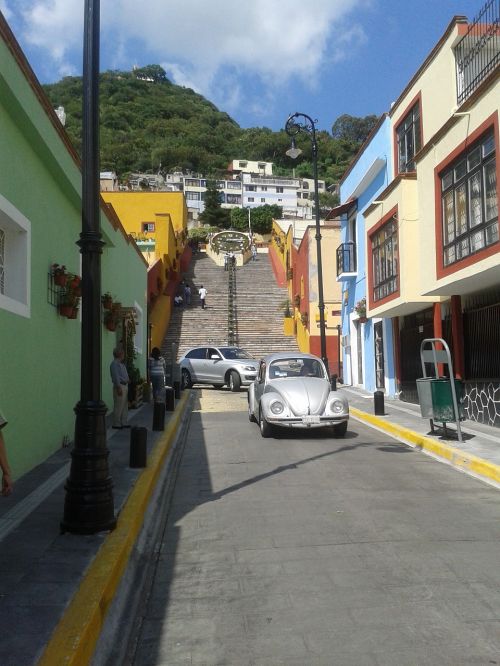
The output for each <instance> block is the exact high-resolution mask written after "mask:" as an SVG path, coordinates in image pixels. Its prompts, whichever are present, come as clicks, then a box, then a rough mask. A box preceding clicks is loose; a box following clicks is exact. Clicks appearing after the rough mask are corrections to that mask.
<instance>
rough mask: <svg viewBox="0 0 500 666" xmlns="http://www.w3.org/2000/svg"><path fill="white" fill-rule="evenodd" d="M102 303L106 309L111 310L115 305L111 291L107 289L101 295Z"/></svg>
mask: <svg viewBox="0 0 500 666" xmlns="http://www.w3.org/2000/svg"><path fill="white" fill-rule="evenodd" d="M101 303H102V307H103V308H104V309H105V310H111V308H112V307H113V297H112V296H111V294H110V293H109V291H107V292H106V293H104V294H103V295H102V296H101Z"/></svg>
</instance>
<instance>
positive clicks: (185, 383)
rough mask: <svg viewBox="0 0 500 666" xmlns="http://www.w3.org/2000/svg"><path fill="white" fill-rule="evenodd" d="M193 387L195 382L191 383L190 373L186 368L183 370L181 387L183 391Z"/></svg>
mask: <svg viewBox="0 0 500 666" xmlns="http://www.w3.org/2000/svg"><path fill="white" fill-rule="evenodd" d="M192 385H193V382H192V381H191V375H190V374H189V371H188V370H186V369H185V368H183V369H182V374H181V386H182V388H183V389H189V388H191V386H192Z"/></svg>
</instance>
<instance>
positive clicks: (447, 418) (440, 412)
mask: <svg viewBox="0 0 500 666" xmlns="http://www.w3.org/2000/svg"><path fill="white" fill-rule="evenodd" d="M455 393H456V396H457V406H458V415H459V419H460V420H461V421H462V420H463V419H465V412H464V406H463V399H464V383H463V382H462V381H460V380H459V379H455ZM431 394H432V408H433V411H434V420H435V421H439V422H441V423H453V422H454V421H456V420H457V418H456V416H455V410H454V409H453V395H452V392H451V381H450V380H449V379H446V378H439V379H434V380H433V381H432V382H431Z"/></svg>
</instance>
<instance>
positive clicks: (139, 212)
mask: <svg viewBox="0 0 500 666" xmlns="http://www.w3.org/2000/svg"><path fill="white" fill-rule="evenodd" d="M101 196H102V198H103V199H104V201H105V202H106V204H108V206H111V207H112V208H113V210H114V211H115V213H116V214H117V215H118V217H119V218H120V222H121V223H122V225H123V226H124V228H125V229H126V231H127V233H129V234H130V235H131V236H132V237H133V238H134V239H135V241H136V243H137V245H138V246H139V248H140V249H141V251H142V253H143V254H144V256H145V258H146V260H147V262H148V264H149V266H153V265H154V264H155V263H156V262H157V261H158V260H159V259H161V260H162V261H163V262H164V263H165V265H166V267H167V266H168V267H169V268H170V267H171V266H172V265H173V262H174V260H175V258H176V255H177V257H179V254H180V253H182V250H183V249H184V243H185V239H186V230H187V206H186V201H185V199H184V194H183V193H182V192H101Z"/></svg>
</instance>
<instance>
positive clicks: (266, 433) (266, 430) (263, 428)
mask: <svg viewBox="0 0 500 666" xmlns="http://www.w3.org/2000/svg"><path fill="white" fill-rule="evenodd" d="M259 427H260V434H261V435H262V437H272V434H273V426H272V425H271V424H270V423H268V422H267V421H266V419H265V418H264V415H263V414H262V410H261V409H260V410H259Z"/></svg>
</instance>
